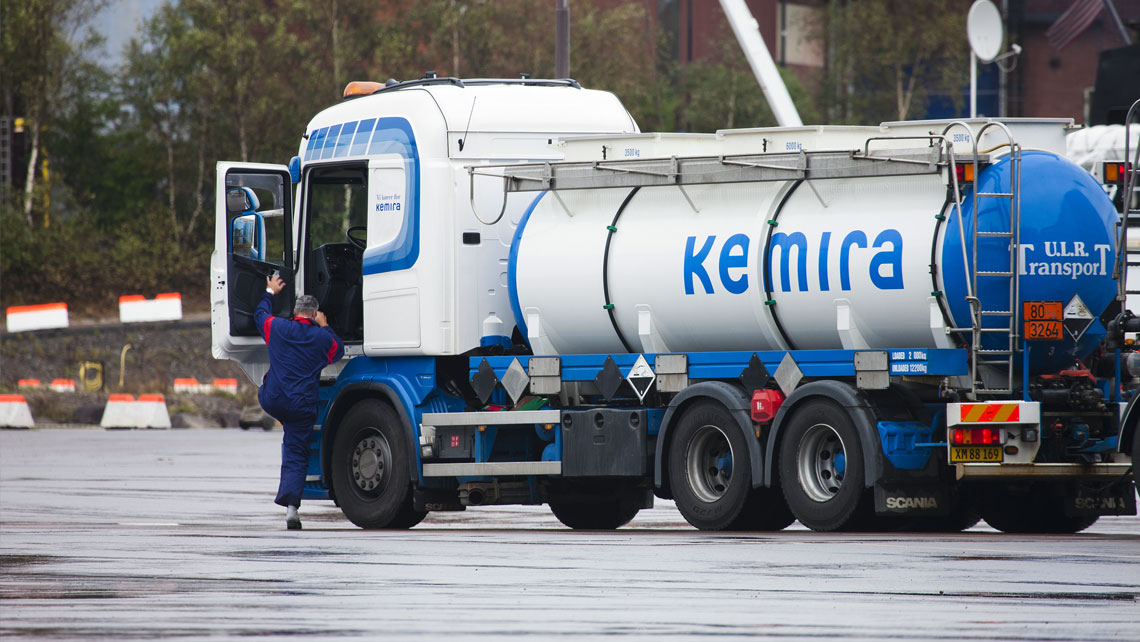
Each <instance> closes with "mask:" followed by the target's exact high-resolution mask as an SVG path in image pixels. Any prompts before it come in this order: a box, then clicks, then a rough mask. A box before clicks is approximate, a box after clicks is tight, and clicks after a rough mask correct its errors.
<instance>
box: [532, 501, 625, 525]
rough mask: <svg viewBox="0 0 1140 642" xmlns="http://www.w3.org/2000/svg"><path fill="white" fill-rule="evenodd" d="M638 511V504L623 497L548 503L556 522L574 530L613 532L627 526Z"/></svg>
mask: <svg viewBox="0 0 1140 642" xmlns="http://www.w3.org/2000/svg"><path fill="white" fill-rule="evenodd" d="M640 510H641V505H640V502H638V501H637V500H636V499H631V498H624V497H619V498H617V499H611V500H607V501H604V502H550V512H552V513H554V516H555V517H557V518H558V521H560V522H562V523H563V524H564V525H566V526H568V527H570V528H573V529H576V530H595V531H610V530H614V529H615V528H619V527H622V526H625V525H626V524H628V523H629V522H630V520H632V519H633V518H634V517H636V516H637V513H638V511H640Z"/></svg>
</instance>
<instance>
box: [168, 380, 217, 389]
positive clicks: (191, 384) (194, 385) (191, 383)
mask: <svg viewBox="0 0 1140 642" xmlns="http://www.w3.org/2000/svg"><path fill="white" fill-rule="evenodd" d="M208 388H209V386H203V385H202V384H200V383H198V380H197V379H193V378H183V379H175V380H174V392H209V390H208Z"/></svg>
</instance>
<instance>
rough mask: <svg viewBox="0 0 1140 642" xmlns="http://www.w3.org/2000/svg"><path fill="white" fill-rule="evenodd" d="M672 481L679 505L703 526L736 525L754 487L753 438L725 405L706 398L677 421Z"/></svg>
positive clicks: (695, 523) (671, 460)
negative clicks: (747, 438) (750, 439)
mask: <svg viewBox="0 0 1140 642" xmlns="http://www.w3.org/2000/svg"><path fill="white" fill-rule="evenodd" d="M676 430H677V432H676V433H675V435H674V436H673V439H672V445H671V446H670V447H669V484H670V486H671V488H672V490H673V499H674V501H675V502H676V504H677V510H679V511H681V515H683V516H684V517H685V520H686V521H688V522H689V523H690V524H692V525H693V526H696V527H697V528H699V529H701V530H713V531H719V530H725V529H729V528H732V527H733V525H734V524H735V523H736V521H737V519H738V518H739V517H740V515H741V513H742V512H743V511H744V509H745V505H746V504H747V501H748V498H749V494H750V493H751V491H752V462H751V458H750V457H749V454H748V443H747V442H746V441H745V440H744V434H743V433H742V432H741V430H740V428H739V427H738V426H737V424H736V420H735V419H733V417H732V415H731V414H730V413H729V412H728V410H727V409H725V407H724V406H722V405H720V404H719V403H716V402H714V401H701V402H699V403H697V404H695V405H694V406H693V407H691V408H689V409H688V410H686V411H685V414H684V415H683V416H682V417H681V419H680V421H678V422H677V428H676Z"/></svg>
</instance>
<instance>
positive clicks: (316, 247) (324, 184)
mask: <svg viewBox="0 0 1140 642" xmlns="http://www.w3.org/2000/svg"><path fill="white" fill-rule="evenodd" d="M307 185H308V194H307V210H306V211H307V220H308V226H309V229H308V234H307V240H306V246H305V247H306V252H307V254H306V257H307V258H306V268H305V292H306V293H308V294H312V295H313V296H315V297H317V301H318V303H319V304H320V307H321V310H323V311H324V312H325V315H326V316H327V318H328V321H329V325H330V326H332V328H333V330H335V331H336V333H337V334H338V335H340V337H341V338H342V339H344V340H345V341H361V340H363V339H364V325H363V314H362V311H363V303H362V296H361V258H362V250H361V248H359V247H358V246H357V245H355V244H353V243H352V242H351V240H350V239H349V230H350V229H351V228H354V227H355V228H359V227H362V226H365V225H367V224H368V211H367V198H368V190H367V181H366V174H365V169H364V167H362V166H338V167H323V168H318V169H314V170H312V171H311V172H310V173H309V177H308V183H307ZM353 236H355V237H356V238H358V239H360V238H364V235H363V234H362V233H360V231H359V230H358V231H355V232H354V233H353Z"/></svg>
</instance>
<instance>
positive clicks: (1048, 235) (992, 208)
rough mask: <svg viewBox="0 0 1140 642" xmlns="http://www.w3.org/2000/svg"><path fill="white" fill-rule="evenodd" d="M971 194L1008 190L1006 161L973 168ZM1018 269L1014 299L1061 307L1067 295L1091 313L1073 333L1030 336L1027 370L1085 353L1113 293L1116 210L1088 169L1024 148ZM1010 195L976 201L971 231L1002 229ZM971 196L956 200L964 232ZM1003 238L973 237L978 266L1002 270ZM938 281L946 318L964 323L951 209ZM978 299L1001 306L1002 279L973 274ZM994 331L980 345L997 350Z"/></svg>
mask: <svg viewBox="0 0 1140 642" xmlns="http://www.w3.org/2000/svg"><path fill="white" fill-rule="evenodd" d="M976 187H977V189H979V190H980V191H979V193H1007V192H1009V191H1010V160H1009V158H1008V157H1004V158H1002V159H1001V160H999V161H998V162H997V163H994V164H993V165H991V166H989V167H987V168H986V169H985V170H983V171H981V173H980V176H979V177H978V181H977V185H976ZM1020 195H1021V239H1020V252H1021V269H1020V270H1021V272H1020V288H1021V292H1020V297H1019V298H1020V302H1019V305H1020V303H1021V302H1024V301H1056V302H1060V304H1061V305H1062V307H1064V306H1067V305H1069V303H1070V302H1071V301H1073V299H1074V297H1080V300H1081V301H1082V302H1083V303H1084V304H1085V306H1086V307H1087V308H1088V311H1089V312H1091V313H1092V315H1093V317H1096V318H1094V320H1093V321H1092V323H1091V324H1090V325H1089V326H1088V328H1087V329H1085V330H1084V332H1083V333H1080V334H1079V335H1078V336H1077V338H1076V339H1074V337H1073V336H1072V335H1071V334H1069V333H1068V332H1067V331H1066V332H1065V333H1064V339H1063V340H1061V341H1049V342H1043V341H1035V342H1031V343H1030V363H1029V370H1030V372H1031V373H1043V372H1055V371H1057V370H1060V369H1064V368H1066V367H1069V366H1071V365H1072V363H1073V360H1074V359H1080V358H1083V357H1086V356H1088V355H1089V354H1090V353H1091V352H1092V351H1093V350H1094V349H1096V347H1097V345H1099V344H1100V342H1101V340H1102V339H1103V338H1104V335H1105V333H1106V329H1105V327H1104V326H1103V325H1102V324H1101V323H1100V321H1099V320H1098V319H1097V318H1099V317H1100V315H1101V314H1102V313H1103V312H1104V311H1105V309H1106V308H1107V307H1108V305H1109V304H1110V303H1111V302H1112V301H1113V299H1114V298H1115V296H1116V283H1115V281H1114V280H1113V278H1112V270H1113V262H1114V259H1115V251H1116V241H1115V226H1116V221H1117V220H1118V215H1117V213H1116V211H1115V210H1114V209H1113V206H1112V202H1111V201H1110V200H1109V199H1108V197H1107V196H1106V195H1105V193H1104V190H1103V189H1102V188H1101V186H1100V185H1099V184H1098V183H1097V182H1096V180H1095V179H1093V177H1092V175H1091V174H1089V173H1088V172H1086V171H1085V170H1083V169H1081V168H1080V167H1078V166H1077V165H1075V164H1073V163H1072V162H1070V161H1068V160H1066V159H1064V158H1061V157H1059V156H1057V155H1055V154H1051V153H1047V152H1025V153H1024V154H1023V155H1022V162H1021V191H1020ZM1009 208H1010V200H1009V199H1005V198H984V199H980V200H979V207H978V209H979V212H980V213H979V216H978V230H979V231H984V232H1008V231H1009V221H1010V216H1009ZM973 218H974V212H973V199H972V193H971V191H970V188H967V190H966V194H965V202H964V203H963V207H962V229H964V230H965V233H966V236H967V239H968V238H969V234H970V228H971V225H972V224H973ZM1008 248H1009V239H1008V238H1003V237H980V238H979V239H978V255H979V261H978V267H979V269H980V270H983V271H995V272H998V271H1008V269H1009V251H1008ZM966 255H967V256H968V260H969V261H970V263H971V264H972V263H973V261H974V257H973V250H972V248H971V247H970V243H969V242H967V247H966ZM940 265H941V274H942V279H943V286H944V289H945V294H946V298H947V300H948V301H949V304H950V311H951V314H952V315H953V318H954V324H955V326H958V327H969V326H970V311H969V304H968V303H967V301H966V295H967V286H966V278H967V276H966V275H967V274H968V270H966V269H965V268H964V267H963V256H962V245H961V236H960V235H959V232H958V216H957V213H956V212H954V211H953V210H952V211H951V213H950V216H948V217H947V220H946V234H945V237H944V242H943V246H942V257H941V261H940ZM977 296H978V298H979V299H980V300H981V302H982V308H983V309H985V310H1004V309H1006V308H1007V307H1008V305H1009V283H1008V280H1007V279H1002V278H993V277H981V278H979V279H978V293H977ZM1005 323H1006V320H1005V319H1004V318H1001V317H985V318H984V322H983V327H1002V326H1004V325H1005ZM1005 344H1006V338H1005V335H1004V334H1002V333H991V334H987V335H985V337H984V340H983V347H984V348H991V349H1001V348H1004V347H1005Z"/></svg>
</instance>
